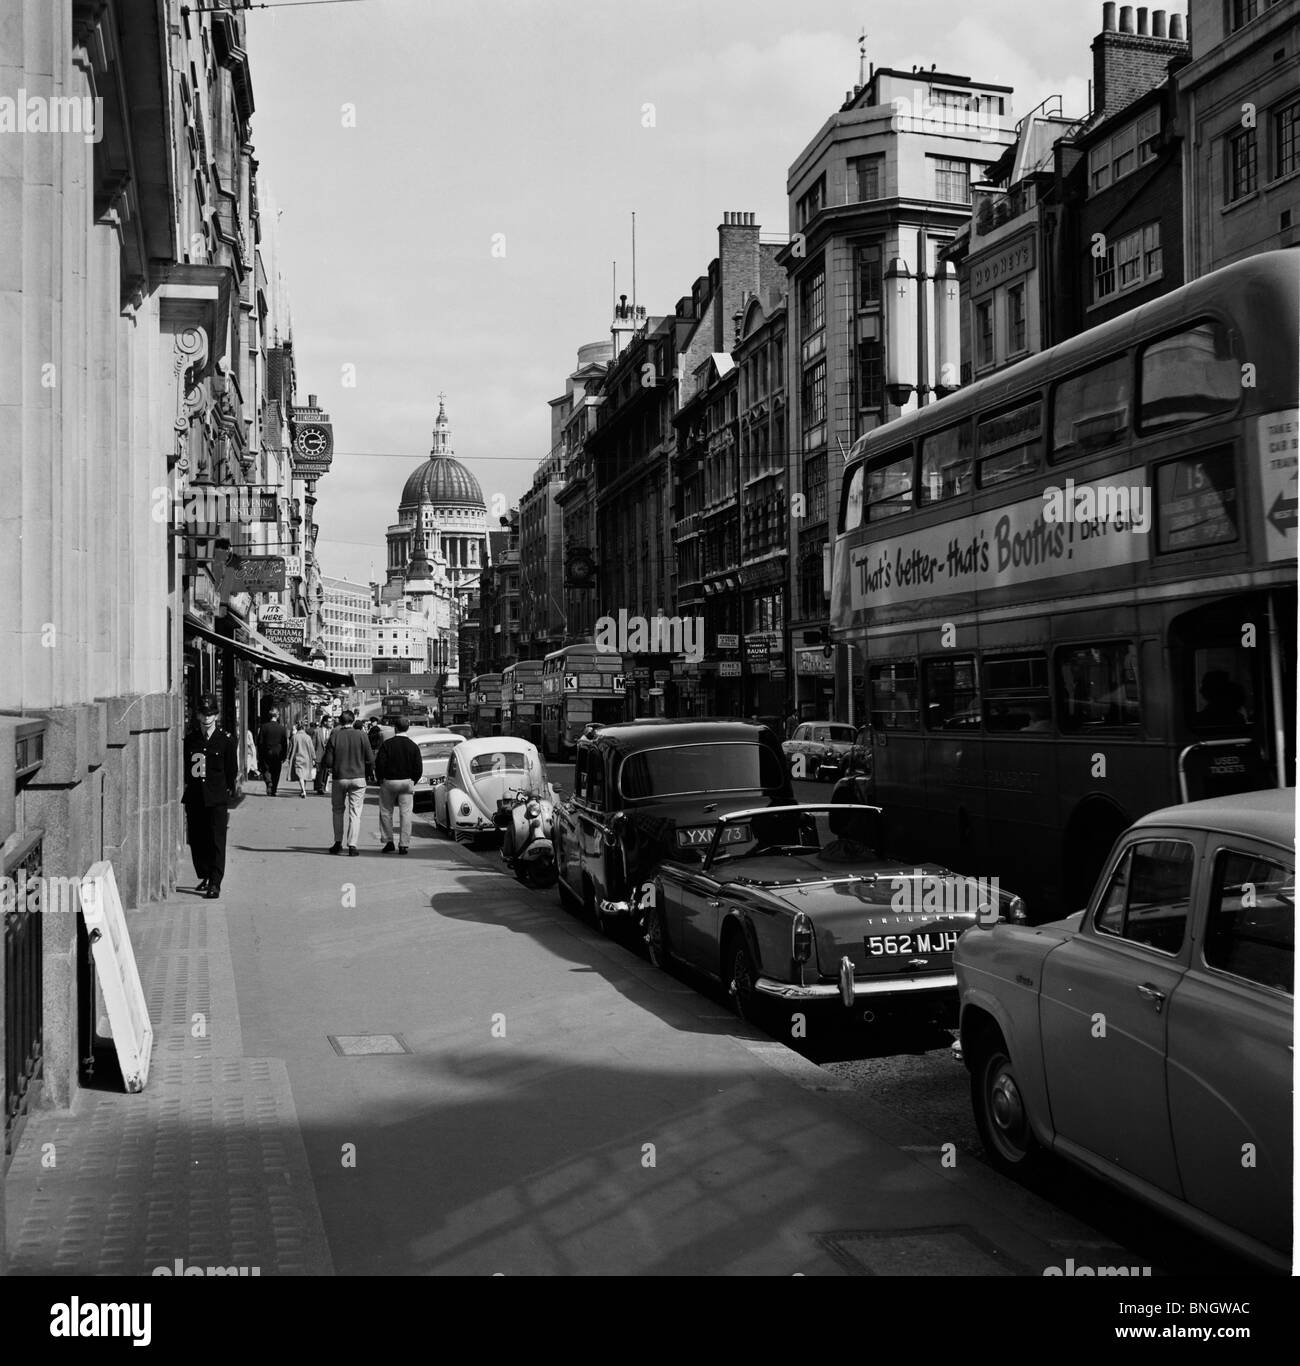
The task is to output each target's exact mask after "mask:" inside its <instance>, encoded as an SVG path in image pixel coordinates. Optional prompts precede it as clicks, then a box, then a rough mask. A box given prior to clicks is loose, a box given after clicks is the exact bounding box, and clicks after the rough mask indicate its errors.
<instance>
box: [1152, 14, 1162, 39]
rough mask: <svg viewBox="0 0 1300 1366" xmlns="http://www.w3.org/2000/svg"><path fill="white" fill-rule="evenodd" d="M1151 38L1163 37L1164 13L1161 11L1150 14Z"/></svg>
mask: <svg viewBox="0 0 1300 1366" xmlns="http://www.w3.org/2000/svg"><path fill="white" fill-rule="evenodd" d="M1151 36H1152V37H1153V38H1163V37H1165V36H1166V35H1165V12H1164V10H1162V9H1158V10H1154V11H1153V12H1152V14H1151Z"/></svg>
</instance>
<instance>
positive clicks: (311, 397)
mask: <svg viewBox="0 0 1300 1366" xmlns="http://www.w3.org/2000/svg"><path fill="white" fill-rule="evenodd" d="M307 406H308V407H309V408H314V407H315V406H316V395H315V394H308V395H307Z"/></svg>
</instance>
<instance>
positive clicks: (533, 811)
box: [524, 802, 542, 820]
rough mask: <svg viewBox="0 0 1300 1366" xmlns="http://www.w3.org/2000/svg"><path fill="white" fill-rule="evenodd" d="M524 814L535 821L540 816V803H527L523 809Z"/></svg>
mask: <svg viewBox="0 0 1300 1366" xmlns="http://www.w3.org/2000/svg"><path fill="white" fill-rule="evenodd" d="M524 813H525V815H527V816H528V818H529V819H530V820H535V819H536V818H537V817H538V816H540V815H541V814H542V804H541V802H529V803H528V805H527V806H526V807H524Z"/></svg>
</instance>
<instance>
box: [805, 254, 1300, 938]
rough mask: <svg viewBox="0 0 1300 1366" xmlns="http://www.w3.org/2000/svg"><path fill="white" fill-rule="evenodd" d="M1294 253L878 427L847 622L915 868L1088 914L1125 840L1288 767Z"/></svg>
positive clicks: (1291, 741) (1188, 289)
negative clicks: (1140, 821)
mask: <svg viewBox="0 0 1300 1366" xmlns="http://www.w3.org/2000/svg"><path fill="white" fill-rule="evenodd" d="M1298 308H1300V252H1296V251H1285V252H1270V253H1265V254H1262V255H1260V256H1256V257H1253V258H1251V259H1249V260H1246V261H1243V262H1239V263H1237V264H1235V265H1231V266H1227V267H1225V268H1224V269H1222V270H1220V271H1217V272H1216V273H1214V274H1213V275H1209V276H1206V277H1205V278H1203V279H1200V280H1197V281H1195V282H1193V283H1192V284H1189V285H1186V286H1184V287H1182V288H1181V289H1178V290H1176V291H1174V292H1172V293H1170V294H1167V295H1165V296H1164V297H1163V298H1160V299H1157V300H1154V301H1153V302H1151V303H1149V304H1144V305H1142V306H1141V307H1139V308H1136V309H1134V310H1132V311H1131V312H1130V313H1127V314H1125V315H1124V316H1123V317H1120V318H1116V319H1114V320H1112V321H1110V322H1107V323H1103V324H1101V325H1100V326H1098V327H1095V328H1093V329H1091V330H1090V331H1088V332H1085V333H1082V334H1080V335H1079V336H1078V337H1075V338H1072V339H1071V340H1070V341H1067V342H1064V343H1062V344H1061V345H1059V346H1056V347H1054V348H1052V349H1051V350H1049V351H1046V352H1043V353H1042V354H1040V355H1037V356H1034V357H1031V358H1029V359H1028V360H1025V361H1022V362H1020V363H1019V364H1017V365H1014V366H1012V367H1010V368H1008V369H1006V370H1003V371H1001V372H1000V373H998V374H996V375H993V376H990V377H989V378H988V379H984V380H981V381H979V382H977V383H975V384H973V385H971V386H969V387H968V388H966V389H963V390H961V391H960V392H958V393H957V394H954V395H952V396H950V397H948V398H945V399H943V400H941V401H940V402H938V403H935V404H932V405H930V406H928V407H925V408H922V409H920V410H919V411H917V412H915V413H910V414H907V415H905V416H904V417H902V418H900V419H898V420H897V421H894V422H890V423H888V424H887V425H885V426H883V427H879V428H877V429H876V430H874V431H872V432H870V433H868V434H867V435H866V436H865V437H863V438H861V439H860V440H859V441H858V442H856V443H855V444H854V446H853V449H852V451H851V452H850V453H849V458H848V463H847V465H846V468H845V473H844V480H843V486H842V494H841V500H840V507H839V522H838V535H837V537H836V541H835V547H834V560H833V569H832V607H831V611H832V624H833V629H834V631H835V633H836V635H837V636H838V637H839V638H840V639H843V640H846V641H848V642H850V643H851V644H852V645H853V646H854V647H855V648H856V649H857V650H858V651H859V652H860V655H861V656H862V669H863V673H864V675H865V687H866V703H867V710H868V716H867V718H866V719H867V720H868V721H869V723H870V732H869V734H870V741H871V746H872V761H873V762H872V772H873V779H872V781H873V783H874V788H875V792H874V798H875V800H876V801H877V802H879V803H880V805H881V806H882V807H883V808H884V820H885V830H886V838H887V839H888V840H889V841H890V842H891V844H892V845H893V846H894V847H895V849H896V851H897V852H899V853H901V854H902V855H903V856H905V857H911V856H913V855H915V856H916V857H918V858H919V857H921V856H926V857H932V858H935V859H939V860H942V861H945V862H948V863H950V864H951V865H953V866H954V867H956V868H957V869H958V870H959V871H963V872H971V873H983V874H988V875H997V876H998V877H1000V878H1001V880H1002V882H1003V884H1004V885H1005V886H1007V887H1009V888H1013V889H1014V890H1016V891H1017V892H1020V893H1021V894H1022V895H1025V896H1026V897H1027V898H1028V899H1029V901H1030V916H1031V918H1032V919H1034V920H1035V921H1041V920H1043V919H1046V918H1049V917H1050V916H1053V915H1057V914H1066V913H1068V912H1070V911H1073V910H1076V909H1078V907H1079V906H1081V905H1083V904H1084V902H1085V901H1086V898H1087V895H1088V892H1089V890H1090V889H1091V886H1092V882H1093V880H1094V878H1095V876H1096V874H1097V873H1098V871H1099V869H1100V866H1101V864H1102V863H1103V861H1104V859H1105V857H1106V854H1107V852H1108V851H1109V848H1110V846H1111V843H1112V841H1113V840H1114V838H1115V836H1116V835H1117V834H1118V833H1119V832H1120V831H1121V830H1123V829H1124V827H1125V826H1126V825H1128V824H1129V823H1131V821H1132V820H1134V819H1135V818H1136V817H1138V816H1139V815H1142V814H1144V813H1145V812H1148V811H1151V810H1153V809H1155V808H1157V807H1159V806H1162V805H1166V804H1169V803H1174V802H1178V801H1182V800H1194V799H1196V798H1199V797H1207V796H1213V795H1216V794H1220V793H1228V792H1237V791H1244V790H1250V789H1255V788H1262V787H1271V786H1290V785H1292V784H1294V781H1295V770H1294V754H1295V711H1294V704H1293V699H1294V697H1295V689H1296V681H1295V664H1296V539H1297V534H1296V510H1297V483H1296V476H1297V411H1296V410H1297V345H1296V319H1297V316H1298V312H1297V310H1298Z"/></svg>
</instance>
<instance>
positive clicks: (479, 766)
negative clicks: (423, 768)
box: [433, 735, 555, 843]
mask: <svg viewBox="0 0 1300 1366" xmlns="http://www.w3.org/2000/svg"><path fill="white" fill-rule="evenodd" d="M521 789H523V790H526V791H529V792H532V793H535V794H536V795H537V796H539V797H544V798H546V799H547V800H548V801H550V802H552V803H554V801H555V789H554V788H553V787H552V786H551V784H550V780H549V779H548V777H547V773H546V762H545V760H544V759H543V758H542V756H541V754H540V753H538V750H537V746H536V745H534V744H532V743H531V741H528V740H520V739H518V738H517V737H515V736H513V735H489V736H483V737H482V738H481V739H477V740H462V741H461V743H460V744H458V745H457V746H456V748H455V749H454V750H453V751H452V753H451V757H450V758H449V759H448V760H447V775H446V778H445V779H444V781H443V782H442V783H440V784H439V785H438V786H437V787H435V788H434V791H433V823H434V825H435V826H437V828H438V829H439V830H440V831H441V832H442V833H443V834H444V835H449V836H451V837H452V838H454V839H455V840H456V841H457V842H458V843H459V842H465V843H470V842H472V841H474V840H475V839H478V838H480V837H482V836H486V835H493V836H496V835H497V834H498V833H499V829H498V826H497V825H496V821H495V817H496V813H497V802H498V801H500V800H501V799H502V798H504V797H508V796H510V795H512V794H513V793H515V792H518V791H519V790H521Z"/></svg>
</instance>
